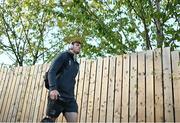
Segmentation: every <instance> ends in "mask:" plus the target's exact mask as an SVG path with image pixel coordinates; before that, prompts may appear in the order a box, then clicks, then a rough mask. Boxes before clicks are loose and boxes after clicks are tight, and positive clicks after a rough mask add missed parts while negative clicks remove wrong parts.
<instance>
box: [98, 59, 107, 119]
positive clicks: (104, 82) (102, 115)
mask: <svg viewBox="0 0 180 123" xmlns="http://www.w3.org/2000/svg"><path fill="white" fill-rule="evenodd" d="M108 74H109V57H106V58H104V66H103V78H102V90H101V105H100V119H99V120H100V122H105V120H106V109H107V107H106V106H107V86H108Z"/></svg>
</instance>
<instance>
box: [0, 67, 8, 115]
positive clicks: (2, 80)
mask: <svg viewBox="0 0 180 123" xmlns="http://www.w3.org/2000/svg"><path fill="white" fill-rule="evenodd" d="M7 71H8V69H7V68H6V67H5V66H2V68H1V71H0V72H1V73H0V77H1V78H0V112H1V103H2V102H3V101H2V100H3V93H5V91H4V89H5V88H6V87H7V82H5V79H6V74H7Z"/></svg>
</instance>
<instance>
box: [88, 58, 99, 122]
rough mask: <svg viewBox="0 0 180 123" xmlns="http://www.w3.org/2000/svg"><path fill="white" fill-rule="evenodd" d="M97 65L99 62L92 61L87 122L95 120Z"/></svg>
mask: <svg viewBox="0 0 180 123" xmlns="http://www.w3.org/2000/svg"><path fill="white" fill-rule="evenodd" d="M96 65H97V60H93V61H92V65H91V75H90V83H89V98H88V106H87V108H88V110H87V120H86V121H87V122H92V119H93V105H94V92H95V80H96Z"/></svg>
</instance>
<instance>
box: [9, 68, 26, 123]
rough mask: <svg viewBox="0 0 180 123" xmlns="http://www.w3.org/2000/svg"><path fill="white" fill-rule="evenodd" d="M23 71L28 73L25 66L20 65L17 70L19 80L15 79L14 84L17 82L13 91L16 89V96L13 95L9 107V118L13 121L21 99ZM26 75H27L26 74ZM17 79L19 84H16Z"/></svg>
mask: <svg viewBox="0 0 180 123" xmlns="http://www.w3.org/2000/svg"><path fill="white" fill-rule="evenodd" d="M25 73H28V72H27V71H26V67H20V71H19V74H18V78H19V80H17V82H16V84H17V89H16V90H15V91H14V92H16V91H17V94H16V96H15V95H14V97H15V100H14V102H12V103H13V105H12V104H11V108H12V115H10V116H9V119H10V121H11V122H15V120H16V114H17V111H18V108H20V107H19V103H20V100H21V95H23V93H22V89H23V86H24V82H25V80H24V78H25ZM26 76H28V75H26ZM18 81H19V84H18ZM14 94H15V93H14ZM9 113H10V112H9Z"/></svg>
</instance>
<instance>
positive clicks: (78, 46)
mask: <svg viewBox="0 0 180 123" xmlns="http://www.w3.org/2000/svg"><path fill="white" fill-rule="evenodd" d="M72 50H73V52H74V53H75V54H79V53H80V50H81V44H80V43H77V42H75V43H74V44H73V49H72Z"/></svg>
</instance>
